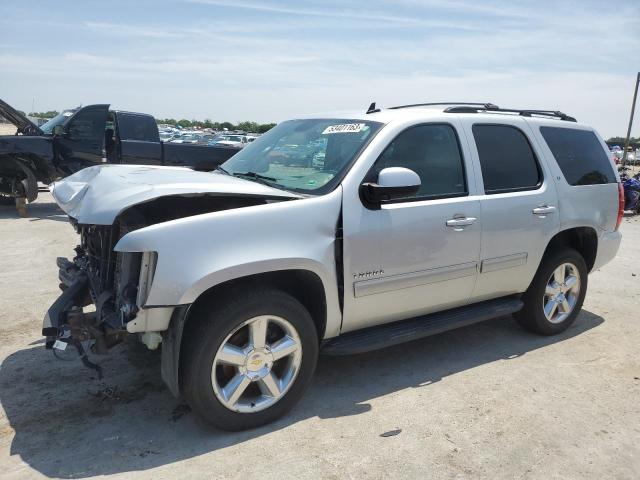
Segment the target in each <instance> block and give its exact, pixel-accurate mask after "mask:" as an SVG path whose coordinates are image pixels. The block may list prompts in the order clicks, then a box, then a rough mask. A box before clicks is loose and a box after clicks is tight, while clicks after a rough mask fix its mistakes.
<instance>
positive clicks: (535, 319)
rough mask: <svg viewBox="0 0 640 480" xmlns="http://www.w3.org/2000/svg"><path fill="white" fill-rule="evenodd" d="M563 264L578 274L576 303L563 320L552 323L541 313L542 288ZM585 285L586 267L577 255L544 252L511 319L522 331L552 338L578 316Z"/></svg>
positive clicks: (569, 250)
mask: <svg viewBox="0 0 640 480" xmlns="http://www.w3.org/2000/svg"><path fill="white" fill-rule="evenodd" d="M563 263H570V264H572V265H574V266H575V267H576V268H577V270H578V273H579V275H580V291H579V293H578V294H577V298H576V303H575V305H574V307H573V309H572V310H571V313H570V314H569V315H568V316H567V318H565V319H564V320H563V321H561V322H559V323H552V322H551V321H549V320H548V319H547V317H546V316H545V314H544V310H543V301H544V295H545V289H546V287H547V282H548V280H549V279H550V278H551V275H552V274H553V272H554V271H555V269H556V268H557V267H559V266H560V265H562V264H563ZM587 283H588V271H587V265H586V263H585V261H584V258H583V257H582V255H580V253H578V252H577V251H576V250H574V249H572V248H569V247H564V248H562V249H560V250H556V251H555V252H551V253H548V254H547V255H546V256H545V257H544V258H543V259H542V263H541V264H540V267H539V268H538V271H537V272H536V275H535V277H534V278H533V281H532V282H531V285H529V288H528V290H527V291H526V292H525V294H524V295H523V296H522V300H523V301H524V307H523V308H522V310H520V311H519V312H518V313H517V314H515V315H514V316H515V318H516V320H517V321H518V323H519V324H520V325H522V326H523V327H524V328H526V329H527V330H530V331H532V332H534V333H538V334H540V335H555V334H557V333H560V332H563V331H565V330H566V329H567V328H569V326H570V325H571V324H572V323H573V322H574V321H575V319H576V317H577V316H578V314H579V313H580V309H581V308H582V302H583V301H584V296H585V294H586V292H587Z"/></svg>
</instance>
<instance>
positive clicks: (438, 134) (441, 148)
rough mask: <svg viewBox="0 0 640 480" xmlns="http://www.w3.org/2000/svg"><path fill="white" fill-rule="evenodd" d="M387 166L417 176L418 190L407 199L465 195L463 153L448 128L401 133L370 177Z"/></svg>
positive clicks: (424, 128)
mask: <svg viewBox="0 0 640 480" xmlns="http://www.w3.org/2000/svg"><path fill="white" fill-rule="evenodd" d="M387 167H404V168H408V169H410V170H413V171H414V172H416V173H417V174H418V176H420V181H421V184H420V189H419V190H418V192H417V193H416V194H415V195H413V196H411V197H407V199H421V198H434V197H436V198H438V197H455V196H462V195H466V194H467V188H466V182H465V175H464V167H463V164H462V154H461V152H460V146H459V144H458V138H457V136H456V133H455V130H454V129H453V127H452V126H451V125H440V124H438V125H435V124H434V125H419V126H416V127H412V128H409V129H407V130H405V131H404V132H402V133H400V134H399V135H398V136H397V137H396V138H395V139H394V140H393V142H391V143H390V144H389V146H388V147H387V148H386V149H385V151H384V152H383V153H382V155H381V156H380V158H378V160H377V161H376V163H375V165H374V167H373V170H372V173H373V175H371V177H374V178H377V177H378V174H379V173H380V171H381V170H382V169H384V168H387ZM374 178H372V180H373V181H375V180H374Z"/></svg>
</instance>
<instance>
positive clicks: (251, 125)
mask: <svg viewBox="0 0 640 480" xmlns="http://www.w3.org/2000/svg"><path fill="white" fill-rule="evenodd" d="M20 113H22V114H23V115H24V112H20ZM59 113H60V112H58V111H56V110H49V111H47V112H29V116H30V117H37V118H53V117H55V116H56V115H58V114H59ZM156 123H158V124H163V125H173V126H176V127H181V128H194V127H197V128H211V129H213V130H223V129H225V128H226V129H227V130H242V131H244V132H252V133H265V132H267V131H269V130H271V129H272V128H273V127H275V126H276V124H275V123H257V122H249V121H246V122H240V123H238V124H233V123H231V122H213V121H211V120H209V119H208V118H207V119H205V120H195V119H194V120H187V119H186V118H182V119H180V120H176V119H175V118H156Z"/></svg>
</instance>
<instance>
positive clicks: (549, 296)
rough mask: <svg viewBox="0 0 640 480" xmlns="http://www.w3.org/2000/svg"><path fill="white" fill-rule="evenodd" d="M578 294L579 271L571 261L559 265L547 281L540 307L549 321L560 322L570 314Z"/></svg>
mask: <svg viewBox="0 0 640 480" xmlns="http://www.w3.org/2000/svg"><path fill="white" fill-rule="evenodd" d="M579 295H580V273H579V272H578V268H577V267H576V266H575V265H573V264H572V263H563V264H561V265H559V266H558V267H557V268H556V269H555V270H554V271H553V273H552V274H551V277H550V278H549V280H548V281H547V286H546V288H545V292H544V297H543V299H542V308H543V310H544V315H545V317H546V318H547V320H549V322H551V323H562V322H563V321H564V320H566V319H567V317H568V316H569V315H570V314H571V312H572V311H573V309H574V307H575V306H576V303H577V302H578V298H579Z"/></svg>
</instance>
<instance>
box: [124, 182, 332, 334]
mask: <svg viewBox="0 0 640 480" xmlns="http://www.w3.org/2000/svg"><path fill="white" fill-rule="evenodd" d="M341 203H342V189H341V187H338V188H337V189H336V190H334V191H333V192H331V193H329V194H327V195H324V196H320V197H308V198H302V199H299V200H290V201H284V202H275V203H268V204H265V205H256V206H250V207H244V208H237V209H231V210H224V211H219V212H213V213H207V214H202V215H196V216H192V217H186V218H181V219H178V220H172V221H169V222H164V223H159V224H156V225H151V226H149V227H145V228H142V229H140V230H136V231H133V232H131V233H128V234H127V235H125V236H124V237H122V238H121V239H120V241H119V242H118V243H117V244H116V247H115V250H116V251H119V252H144V251H153V252H157V254H158V260H157V265H156V270H155V274H154V277H153V282H152V285H151V289H150V291H149V295H148V297H147V302H146V305H145V306H146V307H149V306H154V307H159V306H176V305H188V304H191V303H193V302H194V301H195V300H196V299H197V298H198V297H199V296H200V295H201V294H202V293H204V292H206V291H207V290H209V289H210V288H211V287H214V286H216V285H219V284H221V283H223V282H226V281H228V280H232V279H234V278H240V277H245V276H249V275H254V274H259V273H265V272H270V271H277V270H309V271H311V272H313V273H314V274H316V275H317V276H318V277H319V278H320V280H321V281H322V284H323V286H324V289H325V296H326V301H327V322H326V331H325V337H331V336H335V335H337V334H338V333H339V329H340V323H341V320H342V314H341V310H340V304H339V296H338V276H337V273H336V262H335V241H336V226H337V222H338V218H339V215H340V210H341Z"/></svg>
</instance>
